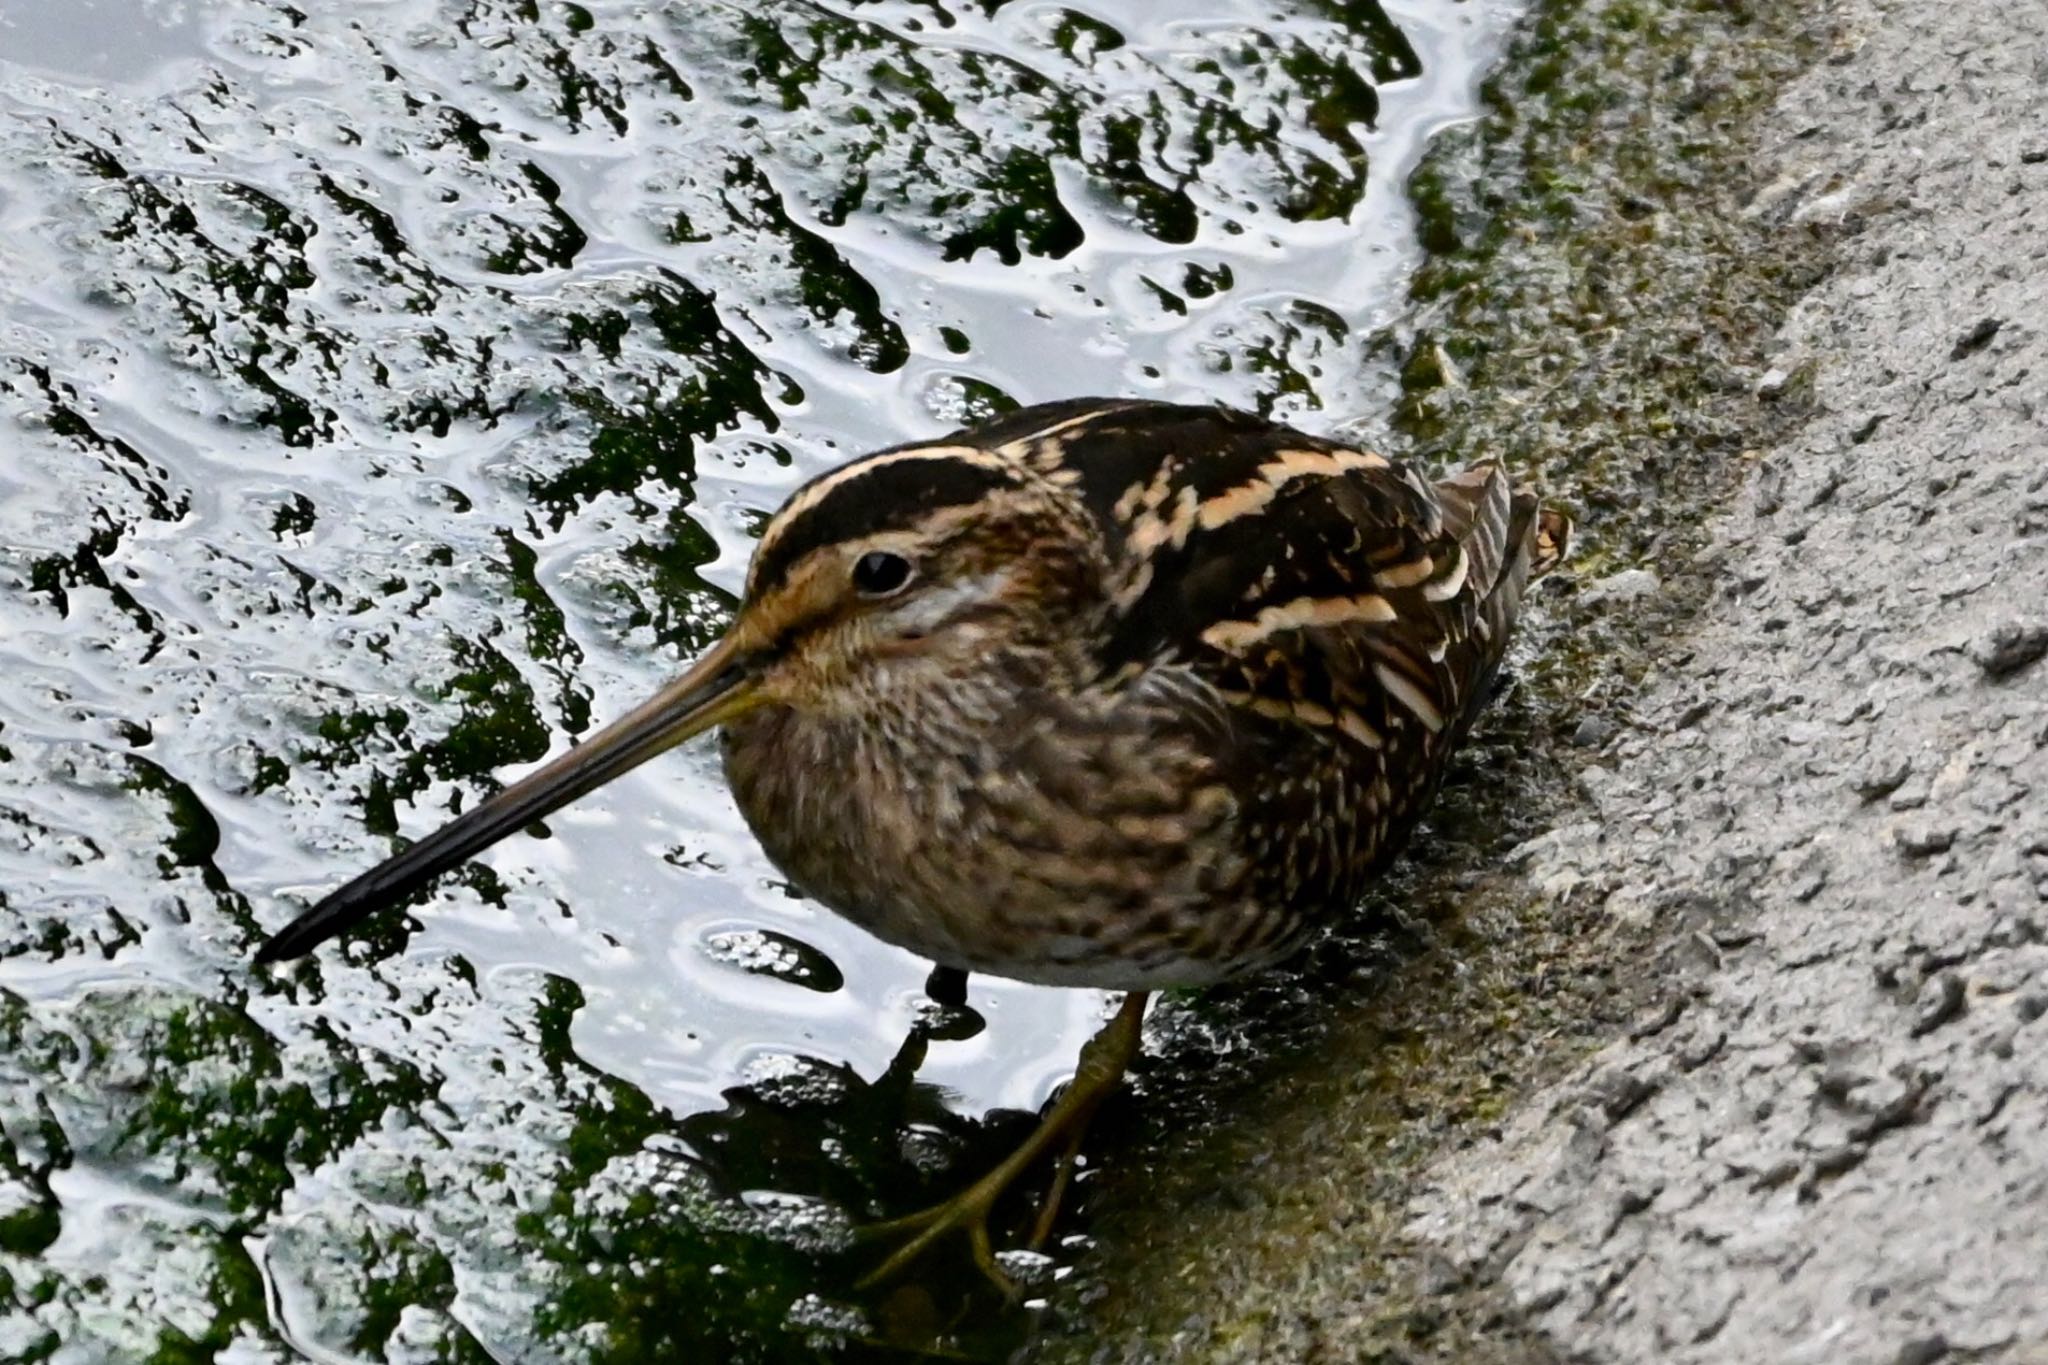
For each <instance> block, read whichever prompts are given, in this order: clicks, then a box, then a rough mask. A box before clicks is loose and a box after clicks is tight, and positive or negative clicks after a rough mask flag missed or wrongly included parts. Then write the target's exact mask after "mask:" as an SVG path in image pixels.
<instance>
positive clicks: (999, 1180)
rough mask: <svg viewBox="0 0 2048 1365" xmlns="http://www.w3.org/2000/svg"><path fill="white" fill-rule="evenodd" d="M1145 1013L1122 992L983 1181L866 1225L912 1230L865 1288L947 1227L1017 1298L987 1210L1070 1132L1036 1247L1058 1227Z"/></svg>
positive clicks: (869, 1231)
mask: <svg viewBox="0 0 2048 1365" xmlns="http://www.w3.org/2000/svg"><path fill="white" fill-rule="evenodd" d="M1144 1018H1145V995H1144V993H1143V992H1138V991H1134V992H1132V993H1131V994H1130V995H1128V996H1125V997H1124V1003H1123V1007H1122V1008H1121V1009H1119V1010H1118V1011H1117V1013H1116V1017H1115V1018H1114V1019H1112V1020H1110V1021H1109V1023H1108V1024H1107V1025H1105V1026H1104V1027H1103V1029H1102V1031H1101V1032H1100V1033H1098V1034H1096V1035H1095V1037H1093V1038H1091V1039H1090V1040H1089V1042H1088V1045H1087V1046H1086V1047H1084V1048H1083V1049H1082V1050H1081V1064H1080V1066H1079V1067H1078V1068H1077V1069H1076V1070H1075V1073H1074V1079H1073V1082H1072V1083H1071V1084H1069V1085H1068V1086H1067V1088H1066V1089H1065V1090H1063V1091H1062V1092H1061V1093H1060V1097H1059V1099H1058V1100H1056V1101H1055V1102H1054V1103H1053V1107H1052V1109H1051V1110H1050V1111H1049V1112H1048V1113H1047V1114H1046V1116H1045V1118H1044V1119H1043V1120H1042V1121H1041V1122H1040V1123H1039V1125H1038V1127H1037V1129H1036V1130H1035V1131H1033V1133H1032V1134H1031V1136H1030V1137H1029V1138H1026V1139H1025V1141H1024V1143H1023V1145H1022V1146H1020V1147H1019V1148H1018V1149H1017V1150H1016V1151H1014V1152H1012V1153H1011V1154H1010V1156H1009V1158H1008V1159H1007V1160H1005V1161H1004V1162H1003V1163H1002V1164H1001V1165H1000V1166H997V1167H996V1168H995V1169H994V1170H992V1171H990V1172H989V1173H988V1174H987V1175H985V1176H983V1177H982V1178H981V1179H979V1180H977V1181H975V1182H974V1183H973V1184H972V1185H970V1186H968V1187H967V1188H966V1189H965V1190H962V1191H961V1192H960V1193H959V1194H957V1195H955V1196H954V1197H953V1198H951V1199H948V1200H947V1201H946V1202H945V1203H943V1204H937V1205H934V1206H933V1207H931V1208H928V1209H925V1210H923V1211H921V1212H918V1213H913V1214H911V1215H910V1216H908V1217H906V1218H895V1219H891V1220H890V1221H888V1222H886V1223H875V1224H872V1225H870V1226H868V1227H866V1228H864V1229H862V1230H861V1235H862V1236H863V1237H865V1238H884V1237H894V1236H907V1237H908V1238H909V1240H908V1241H906V1242H905V1243H904V1244H903V1245H902V1246H900V1247H898V1248H896V1250H895V1251H894V1252H892V1253H891V1254H890V1256H889V1258H888V1259H887V1260H885V1261H883V1262H882V1264H881V1265H879V1266H877V1267H876V1268H875V1269H874V1270H873V1271H871V1272H870V1273H869V1274H867V1275H865V1276H863V1277H862V1278H861V1280H860V1282H859V1287H860V1288H862V1289H872V1288H873V1287H874V1286H876V1285H878V1284H881V1283H882V1282H884V1281H885V1280H890V1279H893V1278H895V1277H896V1276H897V1275H900V1274H902V1273H903V1272H904V1271H905V1270H907V1269H908V1268H909V1267H910V1265H911V1263H912V1262H914V1261H916V1260H917V1258H918V1257H920V1256H922V1255H924V1253H925V1252H927V1251H929V1250H930V1249H931V1247H932V1246H933V1244H935V1243H936V1242H938V1241H939V1239H940V1238H942V1237H945V1236H946V1235H947V1234H949V1233H953V1232H964V1233H966V1234H967V1241H968V1246H969V1247H970V1248H971V1249H972V1251H973V1253H974V1263H975V1265H977V1266H979V1267H980V1269H981V1272H982V1274H984V1275H986V1276H987V1277H988V1278H989V1280H990V1281H991V1282H993V1283H994V1284H995V1286H996V1287H997V1288H998V1289H1000V1290H1002V1291H1003V1294H1004V1296H1005V1297H1009V1298H1015V1297H1016V1294H1017V1287H1016V1285H1015V1284H1014V1283H1013V1282H1012V1281H1011V1279H1010V1277H1009V1276H1008V1275H1007V1274H1005V1273H1004V1272H1003V1268H1002V1267H1001V1266H1000V1265H998V1264H997V1263H996V1258H995V1253H994V1251H993V1250H992V1249H991V1246H990V1242H989V1235H988V1215H989V1210H991V1209H992V1208H994V1207H995V1202H996V1200H997V1199H999V1198H1001V1197H1002V1193H1003V1191H1004V1190H1007V1189H1008V1188H1009V1187H1010V1186H1011V1185H1012V1184H1014V1183H1015V1182H1016V1180H1017V1178H1018V1177H1019V1176H1020V1175H1022V1174H1023V1173H1024V1171H1025V1170H1026V1169H1027V1168H1028V1167H1029V1166H1030V1164H1031V1163H1032V1162H1034V1161H1036V1160H1037V1159H1038V1158H1039V1157H1040V1156H1042V1155H1044V1154H1045V1152H1046V1151H1047V1150H1049V1149H1050V1148H1051V1147H1052V1145H1053V1144H1054V1143H1055V1142H1058V1141H1059V1140H1060V1139H1062V1138H1064V1139H1065V1140H1066V1144H1065V1147H1064V1149H1063V1150H1062V1153H1061V1156H1060V1162H1059V1167H1058V1170H1057V1172H1056V1174H1055V1175H1054V1177H1053V1182H1052V1187H1051V1188H1050V1189H1049V1190H1048V1191H1047V1192H1046V1197H1045V1202H1044V1203H1043V1204H1042V1205H1041V1206H1040V1207H1039V1211H1038V1218H1037V1220H1036V1222H1035V1224H1034V1226H1033V1229H1032V1234H1031V1241H1030V1246H1031V1247H1032V1249H1033V1250H1036V1249H1037V1248H1038V1247H1040V1246H1042V1245H1044V1243H1045V1240H1046V1238H1047V1237H1049V1236H1050V1235H1051V1233H1052V1225H1053V1220H1054V1218H1055V1217H1057V1215H1058V1213H1059V1206H1060V1202H1061V1199H1062V1198H1063V1197H1064V1196H1065V1194H1066V1190H1067V1186H1068V1184H1069V1183H1070V1182H1071V1180H1072V1177H1073V1169H1074V1160H1075V1157H1076V1156H1077V1155H1078V1154H1079V1152H1080V1148H1081V1138H1082V1135H1083V1134H1084V1133H1086V1132H1087V1129H1088V1121H1089V1120H1090V1119H1091V1118H1093V1117H1094V1115H1095V1110H1096V1109H1097V1108H1098V1107H1099V1106H1100V1105H1101V1103H1102V1101H1103V1100H1104V1099H1106V1098H1108V1096H1109V1095H1110V1093H1111V1092H1112V1091H1114V1090H1115V1089H1116V1087H1117V1085H1118V1083H1119V1082H1121V1081H1122V1079H1123V1074H1124V1071H1125V1069H1126V1068H1128V1067H1129V1066H1130V1063H1131V1059H1132V1058H1133V1057H1135V1056H1136V1055H1137V1053H1138V1044H1139V1038H1140V1029H1141V1026H1142V1024H1143V1021H1144Z"/></svg>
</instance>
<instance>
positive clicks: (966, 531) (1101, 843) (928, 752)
mask: <svg viewBox="0 0 2048 1365" xmlns="http://www.w3.org/2000/svg"><path fill="white" fill-rule="evenodd" d="M1563 534H1564V523H1563V521H1562V519H1560V518H1558V517H1556V516H1555V515H1554V514H1550V513H1541V512H1539V510H1538V508H1537V505H1536V502H1535V500H1534V498H1533V497H1530V496H1529V495H1527V494H1520V495H1517V494H1515V493H1514V492H1512V490H1511V488H1510V485H1509V481H1508V478H1507V476H1506V474H1505V473H1504V472H1503V471H1501V470H1500V469H1499V468H1497V467H1494V466H1485V467H1481V468H1479V469H1475V470H1473V471H1470V472H1468V473H1466V474H1462V475H1460V476H1458V477H1456V478H1454V479H1451V480H1448V481H1446V482H1444V483H1442V484H1437V485H1432V484H1430V483H1429V482H1427V481H1426V480H1424V479H1423V478H1421V477H1420V476H1419V475H1418V474H1417V473H1416V472H1415V471H1414V470H1412V469H1411V468H1409V467H1407V466H1405V465H1402V464H1399V463H1397V462H1394V461H1391V460H1388V459H1385V458H1384V457H1381V456H1378V455H1374V454H1371V453H1368V452H1364V451H1359V450H1356V449H1352V448H1350V447H1346V446H1344V445H1341V444H1338V443H1336V442H1332V441H1326V440H1321V439H1317V438H1315V437H1311V436H1307V435H1304V434H1302V433H1300V432H1296V431H1292V430H1290V429H1288V428H1286V427H1282V426H1279V425H1276V424H1274V423H1271V422H1267V421H1264V420H1261V419H1258V418H1255V417H1251V416H1248V415H1245V414H1241V413H1235V412H1231V411H1228V410H1224V409H1218V408H1197V407H1177V406H1169V405H1166V404H1160V403H1148V402H1117V401H1103V400H1080V401H1076V402H1068V403H1060V404H1053V405H1048V406H1044V407H1037V408H1030V409H1026V410H1024V411H1022V412H1019V413H1015V414H1013V415H1011V416H1009V417H1007V418H1004V419H1003V420H1001V421H998V422H995V423H991V424H989V425H986V426H983V427H980V428H976V429H972V430H969V431H964V432H959V433H955V434H953V435H951V436H948V437H944V438H942V439H940V440H939V441H936V442H933V443H930V444H927V445H917V446H906V447H901V448H898V449H896V450H892V451H884V452H881V453H878V454H876V455H873V456H869V457H867V458H866V459H864V460H861V461H857V462H855V463H853V464H850V465H847V466H845V467H843V468H841V469H838V470H835V471H832V472H831V473H828V474H826V475H823V476H822V477H820V478H819V479H817V480H815V481H813V482H812V483H811V484H810V485H808V486H806V487H805V488H804V489H801V490H799V491H798V492H797V493H796V494H795V495H794V496H793V497H792V498H791V499H790V501H789V503H788V504H787V506H786V507H785V509H784V511H783V512H782V513H781V514H779V515H778V517H777V518H776V520H775V522H774V523H773V524H772V525H771V526H770V527H769V529H768V531H767V533H766V535H765V536H764V538H763V540H762V544H761V546H760V549H759V551H758V552H757V556H756V560H755V566H754V570H753V572H752V574H751V575H750V579H749V585H748V597H749V602H750V603H760V604H761V605H763V606H764V607H768V608H770V609H771V610H772V609H773V607H774V604H775V603H776V601H777V597H778V594H781V593H784V592H786V591H787V589H788V584H789V581H790V578H791V575H792V574H794V573H799V572H801V571H802V569H801V566H805V565H807V564H809V563H811V562H813V561H814V560H815V559H816V557H818V556H819V555H821V554H823V555H825V556H826V557H827V558H830V557H831V556H832V554H833V553H834V550H835V548H836V547H848V546H870V545H895V546H898V547H910V548H914V549H915V550H916V551H917V553H918V554H920V555H922V556H924V557H926V558H928V559H931V560H934V561H935V562H936V564H937V566H938V567H937V568H936V570H935V571H934V572H931V573H927V575H926V577H927V579H928V581H933V582H940V583H943V582H944V581H946V579H947V578H948V577H949V576H950V577H951V578H953V579H954V580H956V581H957V580H965V579H973V578H976V577H977V576H978V577H980V578H982V579H984V580H985V579H988V578H990V577H992V576H995V575H999V574H1002V573H1005V572H1008V573H1011V574H1014V575H1015V576H1016V579H1017V581H1016V582H1015V583H1014V584H1013V585H1012V586H1011V587H1010V589H1009V590H1008V591H1006V592H994V593H989V594H986V595H983V596H981V597H977V598H975V599H974V601H973V603H972V610H974V611H975V612H978V613H979V614H980V621H981V629H980V631H979V633H978V638H977V640H976V642H975V645H974V648H973V649H972V650H971V651H969V652H967V653H966V654H965V655H963V657H962V658H960V659H959V660H958V661H957V663H956V664H955V665H954V666H953V667H950V668H949V669H947V670H946V671H945V672H944V674H943V677H940V678H935V679H933V681H932V683H931V685H930V686H929V687H916V686H909V687H904V688H901V689H899V690H895V691H893V692H892V691H889V690H887V689H884V690H880V691H878V692H877V693H876V694H875V695H872V696H868V697H865V698H864V699H863V701H862V702H861V703H860V704H858V705H853V706H835V707H793V708H772V709H771V708H762V709H760V710H757V711H754V712H751V713H749V714H748V715H747V716H745V717H743V718H741V719H740V720H738V721H737V722H734V723H732V724H729V725H728V726H727V727H726V732H725V733H726V741H725V744H726V766H727V771H728V774H729V776H730V778H731V781H732V785H733V790H734V792H735V794H736V796H737V797H738V799H739V802H740V806H741V809H742V810H743V811H745V812H746V814H747V817H748V819H749V821H750V822H751V823H752V825H753V827H754V829H755V831H756V833H757V834H758V835H759V837H760V839H761V841H762V844H763V845H764V847H765V848H766V849H767V851H768V852H769V854H770V856H771V857H773V858H774V859H775V861H776V862H777V863H778V864H780V865H781V866H782V867H783V868H784V869H785V870H786V871H788V872H789V873H790V874H791V876H792V878H793V880H795V882H796V883H797V884H798V885H799V886H801V887H804V888H805V889H806V890H807V891H809V892H810V893H811V894H812V895H814V896H816V897H818V898H819V899H821V900H823V901H824V902H825V903H827V904H828V905H830V906H832V907H833V908H834V909H835V910H838V911H839V912H840V913H841V914H844V915H846V916H848V917H850V918H852V919H854V920H855V921H857V922H859V923H861V924H863V925H865V926H867V927H868V928H870V929H871V930H873V931H874V932H875V933H877V934H878V935H880V936H881V937H883V938H886V939H889V940H890V941H892V942H895V943H897V944H899V945H901V946H903V947H906V948H909V949H910V950H911V951H913V952H917V953H920V954H922V955H924V956H927V957H930V958H933V959H934V960H936V961H938V962H941V963H943V964H947V965H952V966H958V967H963V968H967V969H970V970H975V971H985V972H992V973H996V974H999V975H1004V976H1012V977H1019V978H1023V979H1026V980H1034V981H1043V982H1048V983H1053V984H1062V985H1092V986H1101V987H1108V988H1116V989H1126V990H1137V989H1149V988H1151V987H1155V986H1162V985H1182V984H1194V983H1199V982H1204V981H1209V980H1214V979H1216V978H1218V977H1221V976H1225V975H1228V974H1230V973H1231V972H1234V971H1238V970H1242V969H1244V968H1247V967H1251V966H1254V965H1257V964H1259V963H1262V962H1266V961H1270V960H1272V959H1273V958H1274V957H1276V956H1279V955H1281V954H1284V953H1285V952H1286V951H1287V950H1288V949H1290V948H1291V947H1293V946H1294V945H1295V944H1296V943H1297V942H1298V941H1299V940H1300V938H1301V936H1302V935H1303V934H1304V933H1305V932H1306V931H1307V930H1308V929H1310V928H1312V927H1313V926H1314V924H1315V923H1317V922H1318V921H1319V920H1320V919H1321V918H1322V917H1324V916H1327V915H1331V914H1336V913H1341V912H1342V910H1343V909H1344V907H1346V906H1347V905H1349V904H1350V903H1352V902H1353V901H1354V900H1355V899H1356V898H1357V896H1358V895H1359V893H1360V891H1361V890H1362V889H1363V887H1364V884H1365V881H1366V879H1367V878H1368V877H1369V876H1370V874H1371V872H1372V871H1373V869H1374V868H1375V867H1377V866H1378V865H1379V864H1381V863H1382V862H1383V861H1384V860H1385V858H1386V857H1387V856H1389V855H1390V854H1391V853H1392V852H1393V851H1394V850H1395V849H1396V848H1397V847H1398V846H1399V844H1400V842H1401V840H1402V838H1403V837H1404V836H1405V834H1406V833H1407V831H1408V829H1409V827H1410V826H1411V825H1412V823H1413V822H1414V819H1415V817H1416V815H1417V813H1418V812H1419V810H1420V808H1421V807H1422V805H1423V804H1424V803H1425V802H1426V800H1427V798H1428V796H1429V795H1430V793H1431V792H1432V791H1433V790H1434V787H1435V785H1436V782H1437V779H1438V778H1439V776H1440V775H1441V773H1442V770H1443V765H1444V760H1445V758H1446V756H1447V755H1448V754H1449V752H1450V750H1451V749H1452V747H1453V746H1454V744H1455V743H1456V741H1457V740H1458V738H1459V737H1460V736H1461V735H1462V734H1463V733H1464V730H1465V729H1466V727H1467V726H1468V725H1469V724H1470V722H1471V720H1472V717H1473V714H1474V713H1475V711H1476V709H1477V705H1478V703H1479V701H1480V700H1481V699H1482V698H1483V697H1484V696H1485V694H1486V684H1487V681H1488V679H1489V678H1490V676H1491V675H1492V673H1493V671H1494V670H1495V668H1496V667H1497V666H1498V664H1499V662H1500V658H1501V655H1502V652H1503V650H1504V647H1505V645H1506V642H1507V638H1508V634H1509V632H1510V630H1511V628H1512V627H1513V625H1514V621H1515V618H1516V616H1517V614H1518V612H1519V608H1520V600H1521V593H1522V589H1523V586H1524V584H1525V583H1526V582H1527V581H1528V579H1529V577H1530V576H1531V575H1532V574H1533V573H1538V572H1542V571H1543V570H1545V569H1547V568H1548V567H1549V566H1550V565H1551V564H1552V563H1554V562H1555V560H1556V558H1557V556H1558V554H1559V553H1560V551H1561V549H1562V538H1563ZM939 590H940V591H943V589H939ZM838 682H839V680H837V679H834V680H832V683H831V684H828V685H838ZM849 685H850V684H849ZM820 773H831V774H834V775H835V777H836V779H837V780H836V781H834V782H832V783H820V782H819V781H818V780H817V777H818V774H820ZM849 795H850V796H851V797H852V798H853V799H852V800H851V801H849V799H848V798H849Z"/></svg>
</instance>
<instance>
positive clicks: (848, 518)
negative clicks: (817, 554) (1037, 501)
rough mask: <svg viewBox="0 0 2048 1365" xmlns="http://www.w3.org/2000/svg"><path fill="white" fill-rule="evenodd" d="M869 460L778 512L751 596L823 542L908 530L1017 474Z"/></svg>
mask: <svg viewBox="0 0 2048 1365" xmlns="http://www.w3.org/2000/svg"><path fill="white" fill-rule="evenodd" d="M977 453H979V452H977ZM870 458H873V459H875V460H876V465H875V467H874V468H873V469H872V470H863V469H861V468H860V466H859V465H851V466H848V467H847V468H845V469H839V470H834V471H833V472H832V473H830V474H827V475H824V476H822V478H821V479H820V480H817V481H814V482H815V483H824V482H825V481H828V480H829V481H830V486H829V487H828V488H826V489H825V492H824V493H823V495H822V496H816V497H807V496H806V490H805V489H798V490H797V492H796V493H795V494H793V495H792V496H791V498H790V500H789V503H788V505H787V506H788V508H793V509H795V510H793V511H790V510H785V511H784V512H782V513H778V514H777V518H776V520H775V521H774V522H772V523H770V525H769V528H768V531H767V533H766V534H765V535H764V536H763V537H762V540H761V548H760V550H759V551H758V552H757V553H756V556H755V559H754V566H753V570H752V572H751V573H750V574H749V575H748V582H747V591H748V592H749V594H752V595H758V594H760V593H763V592H767V591H770V590H772V589H774V588H776V587H778V586H780V585H781V584H782V583H783V582H784V581H785V580H786V579H787V578H788V577H789V571H790V570H791V569H792V568H794V567H795V566H796V565H797V564H798V563H799V562H801V561H802V560H803V558H804V557H805V556H806V555H809V554H811V553H812V552H813V551H816V550H819V549H822V548H824V547H825V546H827V545H842V544H846V543H849V542H853V541H859V540H865V539H866V538H868V537H869V536H874V535H879V534H881V533H883V532H886V531H901V530H907V529H910V528H913V527H915V526H917V525H918V524H919V523H920V522H923V521H924V520H926V519H927V518H928V517H930V516H931V514H932V513H933V511H935V510H937V509H938V508H941V507H957V506H960V505H961V504H963V503H973V502H979V501H981V500H982V499H983V498H986V497H987V496H988V495H989V494H991V493H993V492H995V491H996V490H998V489H1002V488H1010V487H1015V486H1016V485H1017V483H1018V482H1019V480H1018V476H1017V475H1016V474H1014V473H1012V472H1011V471H1009V470H1007V469H1004V468H1001V467H999V466H995V465H994V464H992V463H991V462H988V461H987V457H986V456H983V458H982V460H980V461H973V460H969V459H966V458H964V457H961V456H951V455H942V454H935V455H934V456H933V457H932V458H930V459H904V458H901V456H900V455H898V456H897V457H896V458H889V457H887V456H882V457H870ZM807 487H808V486H807ZM785 518H786V520H785Z"/></svg>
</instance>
